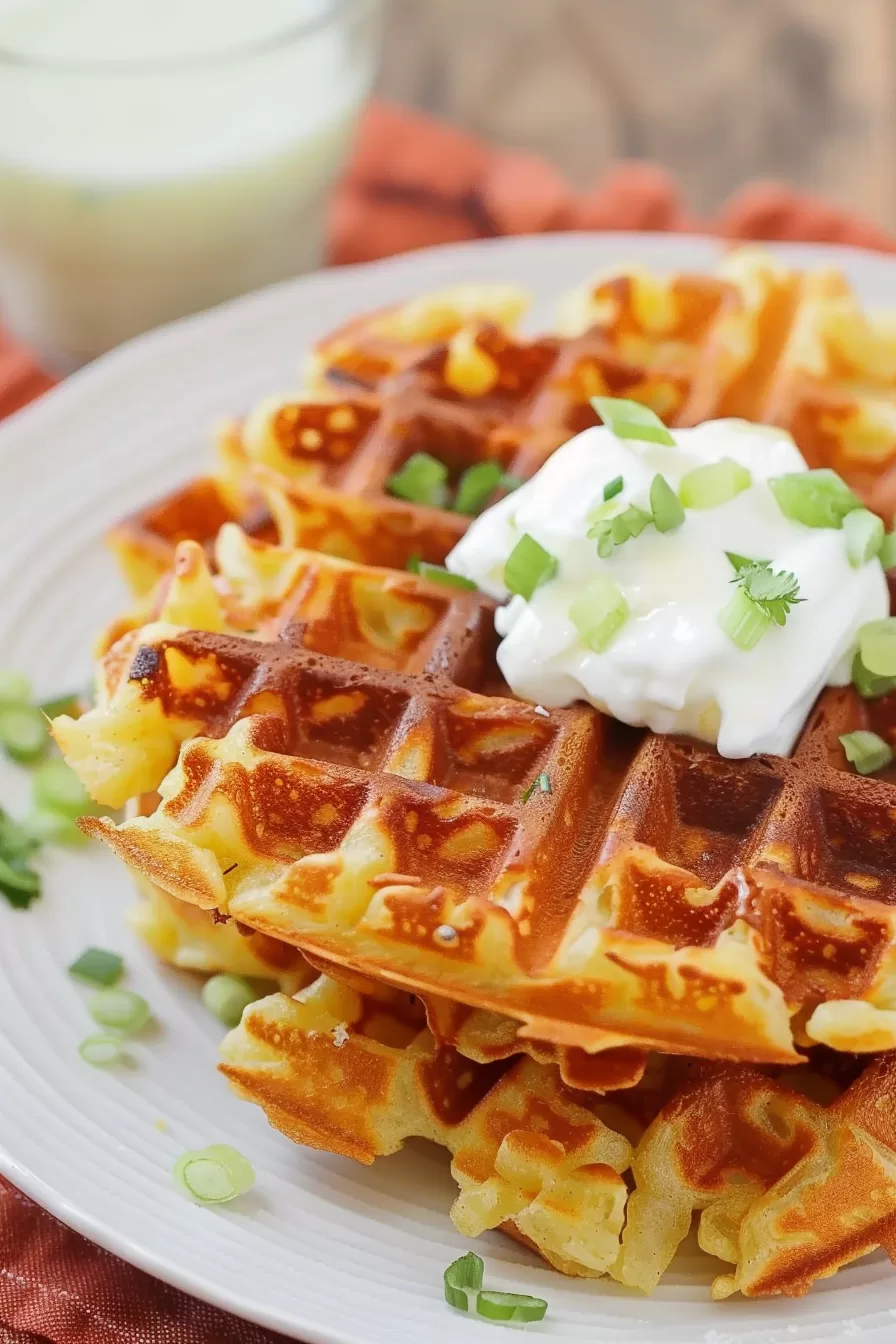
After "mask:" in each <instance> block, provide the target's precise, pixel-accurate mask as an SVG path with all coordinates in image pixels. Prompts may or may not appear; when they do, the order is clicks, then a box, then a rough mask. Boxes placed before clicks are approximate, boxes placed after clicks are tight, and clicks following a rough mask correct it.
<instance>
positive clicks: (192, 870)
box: [55, 528, 894, 1063]
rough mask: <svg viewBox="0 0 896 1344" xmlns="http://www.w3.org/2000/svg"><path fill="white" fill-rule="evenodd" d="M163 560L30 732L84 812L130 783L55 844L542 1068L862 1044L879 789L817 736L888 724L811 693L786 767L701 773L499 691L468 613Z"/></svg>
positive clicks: (883, 969) (878, 972)
mask: <svg viewBox="0 0 896 1344" xmlns="http://www.w3.org/2000/svg"><path fill="white" fill-rule="evenodd" d="M181 558H182V559H183V560H184V561H185V563H183V564H181V565H179V570H178V573H177V574H176V575H175V578H174V580H173V582H172V584H171V585H170V586H169V587H168V589H167V590H166V592H165V595H164V597H162V598H160V601H161V606H160V607H159V609H158V611H157V612H155V613H152V614H155V615H158V616H159V617H161V618H162V619H159V620H156V621H154V622H153V623H151V624H149V625H146V626H138V627H137V628H135V629H129V630H127V632H126V633H125V634H124V635H123V636H122V637H121V638H120V639H119V641H118V642H117V643H116V644H114V645H113V646H112V647H111V649H110V650H109V652H108V653H107V655H106V657H105V659H104V663H103V683H102V697H101V703H100V704H99V705H98V706H97V708H96V709H94V710H92V711H90V712H89V713H88V714H87V715H84V716H82V717H81V718H80V719H78V720H76V721H69V720H60V721H57V724H56V726H55V731H56V735H57V738H58V740H59V741H60V744H61V745H62V747H63V749H64V750H65V752H66V755H67V757H68V759H69V760H70V761H71V762H72V764H73V765H74V766H75V768H76V769H78V770H79V772H80V774H81V776H82V778H83V779H84V780H85V782H86V783H87V785H88V787H89V788H90V789H91V790H92V792H93V793H94V794H95V795H96V796H97V797H98V798H99V799H100V800H102V801H105V802H107V803H109V804H111V805H113V806H117V805H119V804H120V803H122V802H123V801H125V800H126V799H127V798H129V797H132V796H134V795H138V794H141V793H146V792H150V791H151V790H154V789H156V788H160V792H161V795H162V804H161V806H160V807H159V808H158V810H157V811H155V812H154V813H153V815H152V816H150V817H144V818H140V819H137V820H131V821H129V822H126V823H125V824H124V825H122V826H116V825H115V824H114V823H113V822H111V821H109V820H108V819H94V820H88V821H85V823H84V824H85V826H86V827H87V828H88V829H90V830H92V832H93V833H95V834H98V835H100V836H101V838H103V839H104V840H105V841H106V842H107V843H108V844H110V845H111V847H112V848H113V849H115V850H116V852H118V853H119V854H120V855H121V856H122V857H123V858H124V859H125V861H126V862H128V863H129V864H130V865H131V866H132V867H133V868H134V869H135V871H137V872H138V873H139V874H141V875H142V877H143V878H145V879H146V880H149V881H152V882H154V883H156V885H158V886H159V887H161V888H162V889H163V890H165V891H167V892H169V894H171V895H172V896H174V897H177V898H180V899H182V900H186V901H188V902H192V903H193V904H195V905H198V906H201V907H205V908H206V909H217V910H219V911H222V912H225V913H228V914H230V915H231V916H233V917H234V918H235V919H237V920H238V921H239V922H240V923H242V924H245V925H248V926H249V927H250V928H253V929H255V930H257V931H259V932H260V933H264V934H266V935H268V936H270V937H273V938H275V939H277V940H280V941H283V942H286V943H289V944H291V945H293V946H296V947H299V948H301V949H303V950H305V951H309V952H311V953H312V954H314V953H316V954H317V955H318V956H321V957H324V958H326V959H329V960H331V961H335V962H340V963H342V964H345V965H347V966H350V967H354V968H355V969H356V970H359V971H362V972H364V973H366V974H374V975H379V976H382V977H384V978H386V979H389V980H390V981H391V982H392V983H395V984H400V985H406V986H407V987H409V988H412V989H413V990H414V991H417V992H420V993H423V994H428V993H429V994H437V995H440V996H441V997H443V998H445V997H447V998H450V999H452V1000H454V1001H456V1002H457V1003H465V1004H467V1005H469V1006H472V1007H475V1008H479V1009H485V1010H487V1011H489V1012H492V1013H497V1014H501V1015H502V1016H505V1017H511V1018H515V1019H517V1020H518V1021H519V1022H521V1023H522V1024H523V1035H524V1036H526V1037H531V1038H532V1039H535V1040H538V1041H541V1042H546V1043H550V1044H552V1045H557V1046H571V1047H578V1048H580V1049H582V1050H587V1051H588V1052H590V1053H593V1054H596V1053H599V1052H600V1051H601V1050H604V1049H610V1048H612V1049H614V1050H615V1049H625V1048H630V1049H635V1050H641V1051H643V1050H647V1049H663V1050H671V1051H677V1052H682V1053H690V1054H694V1055H704V1056H711V1057H716V1056H717V1057H720V1058H733V1059H744V1060H752V1061H754V1062H755V1061H769V1062H774V1061H777V1062H782V1063H784V1062H794V1061H795V1060H797V1059H798V1058H799V1055H798V1053H797V1047H799V1046H801V1045H808V1044H810V1043H812V1042H823V1043H825V1044H828V1045H830V1046H833V1047H835V1048H840V1049H851V1050H879V1049H885V1048H890V1046H891V1044H892V1042H893V1028H894V1017H893V1012H892V1009H891V1008H890V1006H889V999H888V993H889V990H888V985H889V978H890V975H891V969H890V968H891V954H890V950H889V949H890V946H891V943H892V932H891V927H890V925H891V920H892V916H891V914H890V910H891V908H892V906H891V902H892V899H893V897H892V890H893V876H892V873H893V868H894V848H893V846H894V839H893V836H892V820H891V813H892V808H893V796H894V795H893V786H892V784H890V783H889V782H888V781H887V779H886V778H878V779H861V778H858V777H857V776H855V775H854V774H852V773H850V772H848V770H847V769H845V768H844V765H845V762H844V761H843V757H842V752H841V751H840V748H839V743H838V742H837V737H838V735H839V734H840V733H841V732H844V731H847V730H848V729H852V728H855V727H857V726H860V725H864V724H870V726H872V727H874V728H875V729H877V730H878V731H881V732H884V733H886V732H888V731H890V728H889V719H888V715H891V714H892V704H891V702H890V701H889V700H888V699H886V698H885V699H881V700H877V701H867V702H865V701H859V700H858V698H857V697H856V696H855V695H854V694H853V692H852V691H851V690H848V689H847V690H829V691H827V692H825V693H824V695H823V696H822V698H821V700H820V702H819V705H818V707H817V709H816V711H815V713H814V715H813V717H812V719H811V720H810V723H809V724H808V726H807V728H806V731H805V733H804V735H803V737H802V739H801V741H800V743H799V744H798V747H797V750H796V753H795V755H794V757H793V758H792V759H788V760H784V759H776V758H772V757H762V758H757V759H755V760H750V761H745V762H731V761H726V760H723V759H722V758H720V757H718V755H717V754H716V753H715V752H713V751H712V750H711V749H710V748H708V747H704V746H700V745H698V744H696V743H693V742H690V741H687V740H683V739H677V738H672V737H659V736H654V735H651V734H643V733H638V732H636V731H634V730H630V729H625V728H622V727H621V726H620V725H617V724H614V723H612V722H611V721H609V720H607V719H604V718H602V717H601V716H600V715H598V714H596V713H595V712H594V711H592V710H591V709H589V708H587V707H585V706H573V707H572V708H570V709H567V710H563V711H555V712H553V713H551V714H550V715H546V714H545V713H544V712H542V713H539V712H538V711H537V709H536V708H534V707H532V706H529V705H525V704H522V703H521V702H518V701H513V700H510V699H509V698H507V694H506V690H505V689H504V688H503V687H502V686H501V685H500V684H499V683H497V681H496V676H495V668H494V664H493V648H494V643H493V641H494V635H493V624H492V618H493V604H492V603H491V602H490V601H489V600H488V599H486V598H484V597H483V596H481V595H480V594H478V593H472V592H465V591H461V590H456V589H453V588H449V587H446V586H443V585H439V584H434V583H430V582H427V581H426V580H424V579H421V578H420V577H419V576H416V575H413V574H398V573H395V572H392V571H388V570H374V569H371V568H369V567H364V566H357V565H352V564H350V563H349V562H345V561H339V560H336V559H335V558H332V557H328V556H325V555H322V554H319V553H312V552H293V551H290V550H288V549H286V548H278V547H270V546H266V545H265V544H264V543H259V542H254V541H252V540H251V539H248V538H246V537H245V536H244V535H243V534H241V533H240V532H239V531H238V529H235V528H230V529H225V530H224V531H223V532H222V536H221V539H220V542H219V546H218V559H219V562H220V565H221V572H220V573H219V575H218V578H217V580H216V583H215V582H213V581H212V578H211V575H210V573H209V570H208V568H207V565H206V561H205V558H204V555H203V552H202V550H201V548H199V547H198V546H195V545H193V546H191V545H190V544H185V545H184V546H183V547H182V550H181ZM216 584H217V586H216ZM177 613H179V614H180V616H181V618H183V619H184V620H185V621H186V623H187V626H188V627H189V628H185V627H184V626H183V625H176V624H172V623H171V617H172V616H173V615H176V614H177ZM203 627H204V628H203ZM337 649H338V650H340V654H341V656H338V655H337V654H336V653H335V650H337ZM349 659H354V660H355V661H353V662H352V661H349ZM184 743H185V744H186V745H185V746H184V747H183V750H182V751H181V754H180V757H179V759H178V752H179V750H180V748H181V744H184ZM545 775H546V776H547V778H548V780H549V781H550V788H551V792H550V793H543V792H542V791H541V789H540V788H536V790H535V791H534V792H532V793H531V795H530V796H528V797H527V798H526V800H525V801H523V796H522V794H523V786H524V785H525V782H526V781H537V780H538V779H539V778H541V777H542V776H545ZM278 799H286V800H287V801H289V803H290V806H289V807H288V808H287V809H284V808H283V806H282V802H278ZM272 822H273V825H272V824H271V823H272ZM860 823H861V828H862V829H859V827H860ZM869 827H871V828H872V831H873V834H874V836H875V839H876V845H875V848H874V851H873V852H872V853H870V854H869V852H868V847H867V843H866V842H865V836H866V835H867V832H868V828H869ZM561 855H562V859H561V857H560V856H561ZM225 870H227V871H226V873H225ZM446 931H447V932H446Z"/></svg>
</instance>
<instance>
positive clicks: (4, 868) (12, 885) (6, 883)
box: [0, 854, 41, 910]
mask: <svg viewBox="0 0 896 1344" xmlns="http://www.w3.org/2000/svg"><path fill="white" fill-rule="evenodd" d="M40 885H41V884H40V877H39V875H38V874H37V873H36V872H35V871H34V869H33V868H29V866H28V863H27V861H26V859H25V856H24V855H22V854H8V855H6V857H4V856H2V855H0V892H2V894H3V895H4V896H5V897H6V900H7V902H8V903H9V904H10V905H11V906H13V907H14V908H15V909H16V910H27V908H28V906H29V905H30V904H31V902H32V901H36V900H37V898H38V896H39V895H40Z"/></svg>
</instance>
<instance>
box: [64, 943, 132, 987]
mask: <svg viewBox="0 0 896 1344" xmlns="http://www.w3.org/2000/svg"><path fill="white" fill-rule="evenodd" d="M123 970H124V962H123V961H122V959H121V957H120V956H119V955H118V953H117V952H107V951H106V949H105V948H103V947H88V948H87V949H86V950H85V951H84V952H82V953H81V955H80V957H78V958H77V959H76V960H75V961H73V962H72V964H71V966H69V968H68V973H69V975H73V976H74V977H75V979H76V980H84V981H85V982H86V983H87V984H88V985H102V986H103V988H104V989H109V988H110V987H111V986H112V985H114V984H116V983H117V982H118V981H119V980H120V979H121V975H122V972H123Z"/></svg>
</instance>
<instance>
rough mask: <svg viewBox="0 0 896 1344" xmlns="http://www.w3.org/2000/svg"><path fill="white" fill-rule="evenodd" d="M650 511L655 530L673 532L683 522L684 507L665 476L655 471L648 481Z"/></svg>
mask: <svg viewBox="0 0 896 1344" xmlns="http://www.w3.org/2000/svg"><path fill="white" fill-rule="evenodd" d="M650 511H651V513H652V514H653V525H654V527H655V528H656V530H657V532H674V531H675V529H676V528H677V527H681V525H682V523H683V522H684V509H683V508H682V506H681V502H680V500H679V498H678V496H677V495H676V493H675V491H674V490H673V489H672V487H671V485H670V484H669V482H668V481H667V480H666V478H665V476H661V475H660V474H659V473H657V475H656V476H654V478H653V480H652V481H651V483H650Z"/></svg>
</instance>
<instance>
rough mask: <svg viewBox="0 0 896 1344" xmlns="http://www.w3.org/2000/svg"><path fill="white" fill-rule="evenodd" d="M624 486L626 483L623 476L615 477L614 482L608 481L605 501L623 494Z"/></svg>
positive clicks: (605, 489) (605, 488) (605, 487)
mask: <svg viewBox="0 0 896 1344" xmlns="http://www.w3.org/2000/svg"><path fill="white" fill-rule="evenodd" d="M624 485H625V481H624V480H623V479H622V477H621V476H614V477H613V479H612V481H607V483H606V485H605V486H604V500H608V499H615V498H616V496H617V495H619V494H621V493H622V489H623V487H624Z"/></svg>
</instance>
